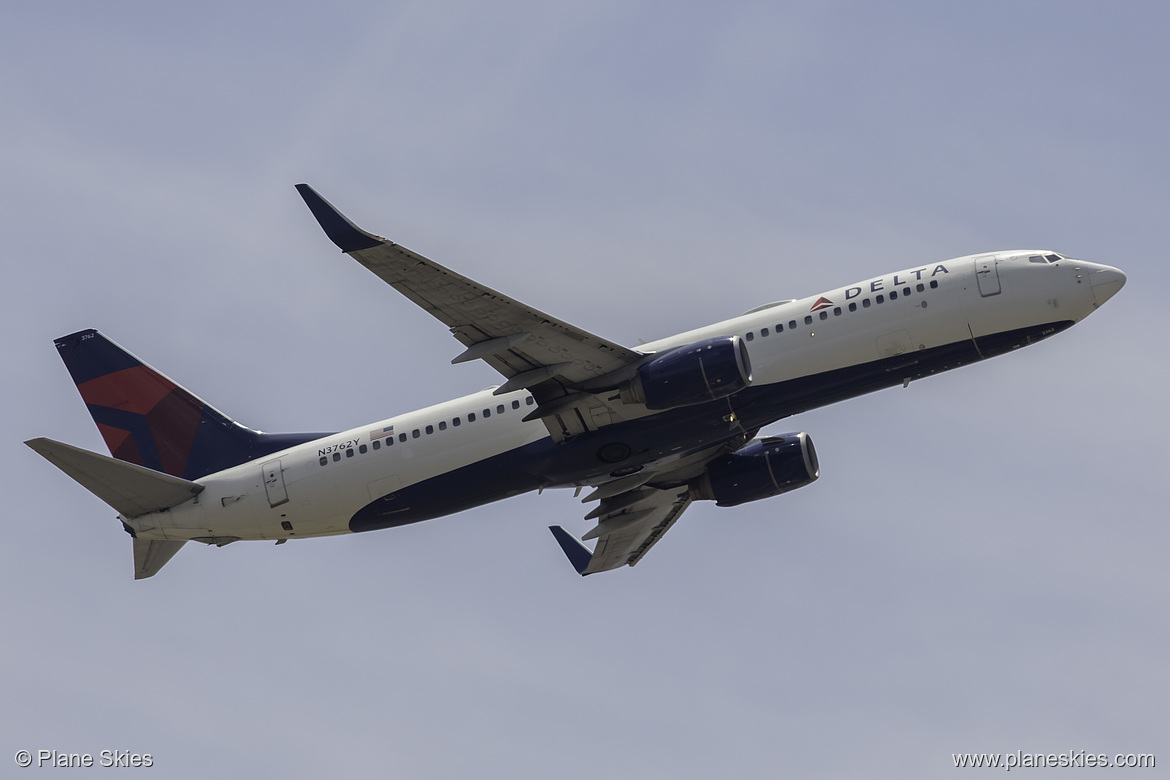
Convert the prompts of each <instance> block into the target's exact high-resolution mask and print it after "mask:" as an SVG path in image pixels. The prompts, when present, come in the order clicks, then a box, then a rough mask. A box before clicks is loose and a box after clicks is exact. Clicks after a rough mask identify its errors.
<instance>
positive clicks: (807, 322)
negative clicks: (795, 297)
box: [804, 314, 812, 325]
mask: <svg viewBox="0 0 1170 780" xmlns="http://www.w3.org/2000/svg"><path fill="white" fill-rule="evenodd" d="M804 324H805V325H812V315H811V314H810V315H809V316H807V317H805V318H804Z"/></svg>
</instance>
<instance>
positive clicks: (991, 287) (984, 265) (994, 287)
mask: <svg viewBox="0 0 1170 780" xmlns="http://www.w3.org/2000/svg"><path fill="white" fill-rule="evenodd" d="M975 278H976V279H978V280H979V294H980V295H982V296H983V297H984V298H986V297H988V296H990V295H999V293H1000V292H1001V290H1000V287H999V268H998V267H997V264H996V262H995V255H984V256H982V257H976V258H975Z"/></svg>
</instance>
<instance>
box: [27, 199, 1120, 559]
mask: <svg viewBox="0 0 1170 780" xmlns="http://www.w3.org/2000/svg"><path fill="white" fill-rule="evenodd" d="M297 190H298V192H299V193H300V195H301V197H302V198H303V199H304V201H305V203H306V205H307V206H308V207H309V210H310V211H311V213H312V214H313V216H314V217H315V218H316V220H317V222H318V223H319V224H320V226H321V228H322V229H323V230H324V232H325V234H326V236H327V237H328V238H329V239H330V240H331V241H332V242H333V243H334V244H335V245H336V246H337V247H338V248H339V249H340V250H341V251H342V252H343V253H345V254H348V255H349V256H350V257H352V258H353V259H355V260H357V261H358V262H359V263H361V264H362V265H363V266H365V267H366V268H367V269H369V270H370V271H372V272H373V273H374V274H375V275H376V276H377V277H378V278H380V279H381V280H382V281H384V282H385V283H387V284H389V285H390V286H391V287H393V288H394V289H396V290H398V292H400V293H402V294H403V295H405V296H406V297H407V298H408V299H410V300H411V301H413V302H414V303H416V304H418V305H419V306H421V307H422V308H423V309H425V310H426V311H427V312H429V313H430V314H431V315H433V316H434V317H435V318H436V319H438V320H439V321H440V322H442V323H443V324H444V325H445V326H447V328H449V329H450V331H451V334H452V335H453V336H454V337H455V338H456V340H458V341H459V342H460V343H461V344H462V345H463V347H464V349H463V351H462V352H461V353H459V354H458V355H456V356H455V358H454V359H453V360H452V361H451V362H452V363H455V364H458V363H464V362H468V361H472V360H483V361H485V362H486V363H487V364H488V365H489V366H491V367H492V368H494V369H495V370H496V371H498V372H499V373H500V374H501V375H502V377H503V380H504V381H503V383H502V384H500V385H499V386H497V387H494V388H488V389H486V390H483V391H481V392H478V393H473V394H471V395H467V396H463V397H461V398H456V399H454V400H451V401H445V402H442V403H438V404H435V405H434V406H429V407H427V408H425V409H419V410H418V411H413V412H407V413H404V414H399V415H396V416H394V417H390V418H387V419H384V420H378V421H375V422H371V423H368V424H366V425H361V426H358V427H356V428H352V429H350V430H347V431H341V432H337V433H301V434H272V433H262V432H260V431H256V430H252V429H250V428H247V427H245V426H244V425H241V424H240V423H238V422H236V421H235V420H233V419H231V418H230V417H228V416H227V415H225V414H223V413H222V412H220V411H218V410H216V409H215V408H214V407H212V406H210V405H209V404H207V403H206V402H204V401H203V400H201V399H199V398H197V397H196V396H194V395H193V394H191V393H190V392H188V391H187V390H185V389H184V388H183V387H181V386H180V385H178V384H177V383H175V382H174V381H172V380H170V379H168V378H167V377H166V376H164V375H163V374H161V373H159V372H158V371H156V370H155V369H153V368H151V367H150V366H148V365H147V364H146V363H144V362H142V361H141V360H139V359H138V358H136V357H134V356H133V355H132V354H130V353H129V352H127V351H126V350H124V349H123V348H121V347H120V346H118V345H117V344H115V343H114V342H113V341H111V340H110V339H108V338H106V337H105V336H104V335H102V334H101V333H100V332H98V331H96V330H83V331H79V332H77V333H73V334H70V335H68V336H63V337H61V338H59V339H57V340H56V341H55V344H56V346H57V350H58V352H59V354H60V356H61V358H62V359H63V361H64V363H65V366H66V368H67V369H68V371H69V373H70V375H71V376H72V378H73V381H74V383H75V384H76V385H77V388H78V390H79V391H80V393H81V397H82V399H83V400H84V402H85V404H86V406H87V407H88V409H89V411H90V414H91V416H92V417H93V420H94V422H95V423H96V424H97V426H98V429H99V430H100V432H101V435H102V437H103V439H104V440H105V442H106V444H107V446H108V447H109V450H110V453H111V456H112V457H107V456H105V455H101V454H98V453H94V452H89V451H86V450H83V449H80V448H78V447H74V446H71V445H68V444H63V443H60V442H56V441H53V440H51V439H45V438H37V439H32V440H30V441H27V442H25V443H26V444H27V445H28V446H29V447H31V448H32V449H33V450H35V451H36V452H37V453H39V454H41V455H42V456H44V457H45V458H46V459H48V460H49V461H50V462H51V463H53V464H54V465H55V466H57V467H58V468H60V469H61V470H62V471H64V472H65V473H66V474H68V475H69V476H70V477H72V478H73V479H74V480H76V481H77V482H79V483H80V484H81V485H82V486H84V487H85V488H87V489H88V490H90V491H91V492H92V493H94V494H95V495H96V496H97V497H98V498H100V499H101V500H102V501H104V502H105V503H106V504H108V505H109V506H110V507H112V508H113V509H114V510H115V511H117V513H118V519H119V520H121V522H122V526H123V528H124V530H125V531H126V532H127V533H128V534H130V536H131V537H132V540H133V542H132V546H133V555H134V577H135V579H143V578H147V577H151V576H153V575H154V574H156V573H157V572H158V571H159V569H161V568H162V567H163V565H164V564H166V563H167V562H168V561H169V560H170V559H171V558H172V557H173V556H174V555H175V553H176V552H178V550H179V549H180V548H181V547H182V546H183V545H184V544H186V543H187V542H188V541H196V542H202V543H204V544H208V545H216V546H219V547H222V546H224V545H226V544H230V543H232V542H236V541H240V540H269V541H273V540H275V542H276V544H283V543H285V542H287V541H288V540H289V539H300V538H311V537H318V536H329V535H334V534H344V533H357V532H362V531H372V530H376V529H382V528H393V527H396V526H401V525H406V524H408V523H417V522H420V521H423V520H430V519H433V518H437V517H442V516H444V515H450V514H453V513H455V512H460V511H463V510H467V509H471V508H473V507H477V506H481V505H483V504H487V503H490V502H493V501H498V500H501V499H504V498H508V497H510V496H515V495H518V494H521V493H526V492H529V491H533V490H536V491H543V490H545V489H549V488H573V489H575V490H576V493H575V495H576V496H578V497H579V494H580V491H581V490H582V489H583V488H586V487H588V488H591V492H590V493H589V494H588V495H586V496H585V497H584V499H582V500H583V502H585V503H587V504H596V506H595V507H594V508H592V509H591V511H589V512H587V513H586V515H585V518H586V519H587V520H592V521H595V525H594V526H593V528H592V529H590V530H589V531H588V532H586V533H585V534H584V535H583V536H582V537H581V538H580V539H578V538H577V537H575V536H574V535H572V534H570V533H569V532H568V531H566V530H564V528H563V527H562V526H559V525H554V526H550V530H551V531H552V534H553V536H554V537H555V539H556V541H557V543H558V544H559V545H560V547H561V550H562V551H563V552H564V554H565V555H566V557H567V558H568V559H569V562H570V563H571V564H572V566H573V568H574V569H575V570H576V571H577V573H578V574H580V575H589V574H595V573H597V572H602V571H607V570H611V569H617V568H620V567H622V566H633V565H635V564H637V563H638V562H639V561H641V560H642V558H643V557H644V556H645V555H646V553H647V552H648V551H649V550H650V548H652V547H653V546H654V545H655V544H656V543H657V542H658V541H659V540H660V539H661V538H662V536H663V535H664V534H665V533H666V532H667V531H668V530H669V529H670V527H671V526H672V525H674V523H675V522H676V521H677V520H678V518H679V516H680V515H681V514H682V513H683V512H684V511H685V510H686V509H687V507H688V506H690V504H691V503H692V502H694V501H714V502H715V504H716V506H720V507H734V506H738V505H740V504H744V503H747V502H749V501H757V500H759V499H763V498H769V497H772V496H777V495H780V494H783V493H786V492H788V491H791V490H796V489H797V488H801V487H804V486H806V485H809V484H810V483H812V482H814V481H815V480H816V479H817V478H818V477H819V476H820V465H819V462H818V459H817V452H816V449H815V448H814V447H813V442H812V439H811V437H810V436H809V435H808V434H807V433H803V432H795V433H785V434H781V435H765V436H763V437H760V438H757V435H758V434H759V432H760V430H761V429H762V428H764V427H765V426H768V425H771V424H773V423H775V422H777V421H779V420H782V419H784V418H787V417H790V416H792V415H795V414H799V413H800V412H804V411H807V410H810V409H815V408H818V407H822V406H825V405H828V404H832V403H836V402H838V401H844V400H846V399H849V398H854V397H857V396H860V395H863V394H865V393H870V392H873V391H876V390H881V389H883V388H888V387H895V386H898V385H902V386H907V385H909V383H910V382H913V381H917V380H920V379H924V378H926V377H929V376H933V375H935V374H938V373H941V372H943V371H949V370H951V369H955V368H958V367H960V366H965V365H967V364H970V363H976V362H979V361H982V360H986V359H988V358H991V357H995V356H997V355H1002V354H1005V353H1007V352H1012V351H1014V350H1016V349H1019V348H1021V347H1024V346H1027V345H1030V344H1034V343H1035V342H1037V341H1040V340H1042V339H1045V338H1047V337H1049V336H1051V335H1053V334H1055V333H1059V332H1060V331H1063V330H1065V329H1067V328H1069V327H1070V326H1072V325H1074V324H1075V323H1077V322H1080V321H1081V320H1082V319H1084V318H1085V317H1087V316H1088V315H1089V314H1091V313H1093V312H1094V311H1096V309H1097V308H1098V307H1100V306H1101V305H1103V304H1104V303H1105V302H1106V301H1108V300H1109V299H1110V298H1111V297H1113V296H1114V295H1116V294H1117V292H1118V291H1119V290H1120V289H1121V288H1122V286H1123V285H1124V284H1125V281H1126V277H1125V274H1123V273H1122V272H1121V271H1120V270H1118V269H1117V268H1113V267H1111V266H1107V265H1101V264H1097V263H1089V262H1085V261H1082V260H1075V259H1071V258H1069V257H1066V256H1064V255H1061V254H1059V253H1056V252H1052V251H1049V250H1035V251H1033V250H1013V251H995V252H986V253H982V254H976V255H967V256H964V257H958V258H955V259H951V260H944V261H941V262H930V263H925V264H922V265H918V266H914V267H911V268H908V269H904V270H901V271H896V272H894V273H887V274H883V275H881V276H875V277H873V278H870V279H867V280H865V281H862V282H858V283H856V284H852V285H848V286H845V287H839V288H836V289H833V290H829V291H827V292H823V293H820V294H817V295H812V296H809V297H805V298H797V299H790V300H782V301H777V302H774V303H769V304H767V305H764V306H759V307H757V308H754V309H752V310H751V311H748V312H746V313H744V314H742V315H740V316H738V317H733V318H731V319H726V320H723V321H721V322H717V323H715V324H713V325H707V326H704V327H700V328H697V329H695V330H690V331H687V332H685V333H680V334H678V335H675V336H670V337H668V338H664V339H661V340H658V341H654V342H651V343H646V344H642V345H640V346H638V347H637V348H628V347H623V346H621V345H619V344H616V343H614V342H611V341H608V340H606V339H604V338H602V337H600V336H597V335H594V334H593V333H590V332H588V331H585V330H582V329H580V328H577V327H575V326H573V325H570V324H568V323H566V322H564V321H562V320H559V319H557V318H555V317H552V316H550V315H548V314H545V313H543V312H541V311H538V310H537V309H534V308H532V307H530V306H527V305H525V304H523V303H521V302H519V301H517V300H515V299H513V298H510V297H508V296H506V295H504V294H502V293H500V292H497V291H495V290H493V289H491V288H488V287H485V286H484V285H481V284H479V283H478V282H475V281H473V280H471V279H468V278H466V277H464V276H461V275H459V274H457V273H455V272H454V271H451V270H449V269H447V268H445V267H443V266H441V265H439V264H438V263H435V262H432V261H431V260H428V259H426V258H424V257H422V256H421V255H418V254H416V253H415V252H412V251H411V250H409V249H406V248H405V247H402V246H400V245H398V244H395V243H393V242H391V241H388V240H386V239H384V238H381V237H379V236H376V235H374V234H372V233H368V232H366V231H364V230H362V229H361V228H359V227H357V226H356V225H355V224H354V223H353V222H351V221H350V220H349V219H348V218H347V217H345V216H344V215H343V214H342V213H341V212H340V211H338V210H337V209H336V208H334V207H333V206H332V205H331V204H330V203H329V202H327V201H326V200H325V199H324V198H322V197H321V196H320V195H319V194H317V192H316V191H315V190H313V189H312V188H311V187H309V186H308V185H307V184H298V185H297ZM592 540H596V542H595V545H594V547H593V548H592V549H590V548H589V546H587V545H586V544H584V542H588V541H592Z"/></svg>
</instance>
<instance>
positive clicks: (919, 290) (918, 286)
mask: <svg viewBox="0 0 1170 780" xmlns="http://www.w3.org/2000/svg"><path fill="white" fill-rule="evenodd" d="M914 289H915V290H917V291H918V292H923V291H925V290H926V285H924V284H923V283H922V282H919V283H918V285H917V286H916V287H915V288H914Z"/></svg>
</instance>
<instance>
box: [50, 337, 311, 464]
mask: <svg viewBox="0 0 1170 780" xmlns="http://www.w3.org/2000/svg"><path fill="white" fill-rule="evenodd" d="M54 343H55V344H56V345H57V351H58V352H59V353H60V355H61V359H62V360H63V361H65V367H66V368H67V369H69V373H70V375H71V376H72V377H73V382H74V383H75V384H76V385H77V389H78V391H79V392H80V393H81V398H82V400H84V401H85V405H86V406H87V407H88V408H89V413H90V415H92V416H93V421H94V422H95V423H97V427H98V430H99V431H101V434H102V438H103V439H105V441H106V446H108V447H109V448H110V454H111V455H113V456H114V457H115V458H117V459H118V460H124V461H126V462H127V463H134V464H137V465H139V466H145V467H146V468H149V469H154V470H155V471H161V472H162V473H164V474H170V475H171V476H173V477H180V478H182V479H188V480H193V479H198V478H199V477H202V476H206V475H207V474H211V473H214V472H216V471H222V470H223V469H226V468H231V467H232V466H238V465H239V464H241V463H246V462H248V461H250V460H253V459H255V458H259V457H263V456H264V455H268V454H269V453H272V452H277V451H278V450H283V449H286V448H288V447H293V446H295V445H297V444H302V443H304V442H306V441H312V440H313V439H317V438H320V437H321V436H324V435H326V434H321V433H300V434H270V433H260V432H259V431H254V430H251V429H250V428H245V427H244V426H242V425H240V424H239V423H237V422H235V421H234V420H232V419H231V418H229V417H227V416H226V415H224V414H222V413H220V412H218V411H216V410H215V409H214V408H212V407H211V406H209V405H208V404H206V403H205V402H203V401H202V400H200V399H199V398H196V397H195V396H194V395H192V394H191V393H189V392H187V391H186V390H184V389H183V388H182V387H180V386H179V385H177V384H175V383H174V382H172V381H171V380H170V379H167V378H166V377H165V376H163V375H162V374H160V373H159V372H157V371H155V370H154V369H153V368H151V367H150V366H148V365H146V364H145V363H143V362H142V361H141V360H139V359H138V358H136V357H134V356H133V355H131V354H130V353H129V352H127V351H126V350H124V349H122V348H121V347H119V346H118V345H117V344H115V343H114V342H112V341H110V340H109V339H107V338H106V337H105V336H103V335H102V334H101V333H99V332H98V331H96V330H83V331H79V332H77V333H73V334H70V335H68V336H62V337H61V338H59V339H57V340H56V341H55V342H54Z"/></svg>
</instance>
